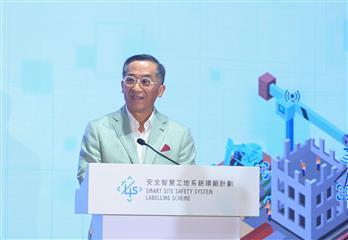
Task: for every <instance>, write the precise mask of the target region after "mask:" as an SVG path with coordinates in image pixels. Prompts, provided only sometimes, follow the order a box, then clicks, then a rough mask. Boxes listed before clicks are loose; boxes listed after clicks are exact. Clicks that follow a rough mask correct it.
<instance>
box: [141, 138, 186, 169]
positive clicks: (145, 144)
mask: <svg viewBox="0 0 348 240" xmlns="http://www.w3.org/2000/svg"><path fill="white" fill-rule="evenodd" d="M137 143H138V144H140V145H142V146H146V147H149V148H150V149H151V150H152V151H154V152H155V153H157V154H159V155H160V156H162V157H164V158H165V159H167V160H169V161H171V162H172V163H174V164H175V165H180V163H178V162H176V161H174V160H172V159H170V158H169V157H167V156H165V155H163V154H162V153H160V152H159V151H157V150H156V149H154V148H153V147H151V146H150V145H149V144H147V143H146V142H145V140H144V139H142V138H138V139H137Z"/></svg>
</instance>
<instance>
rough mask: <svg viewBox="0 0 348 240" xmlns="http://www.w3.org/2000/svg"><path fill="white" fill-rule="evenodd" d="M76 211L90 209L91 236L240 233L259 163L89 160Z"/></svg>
mask: <svg viewBox="0 0 348 240" xmlns="http://www.w3.org/2000/svg"><path fill="white" fill-rule="evenodd" d="M75 212H76V213H78V214H91V215H92V226H91V230H90V231H92V239H211V240H212V239H239V217H240V216H258V215H259V168H257V167H231V166H192V165H180V166H177V165H135V164H111V163H102V164H100V163H90V164H89V165H88V167H87V171H86V175H85V179H84V181H83V182H82V184H81V186H80V188H79V189H78V190H76V194H75Z"/></svg>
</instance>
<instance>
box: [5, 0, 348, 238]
mask: <svg viewBox="0 0 348 240" xmlns="http://www.w3.org/2000/svg"><path fill="white" fill-rule="evenodd" d="M347 23H348V22H347V4H346V2H345V1H335V2H333V1H327V2H326V1H318V2H316V1H310V2H309V1H308V2H307V1H297V2H295V3H290V2H288V1H281V2H279V1H247V2H243V1H235V2H233V1H220V2H219V1H134V2H130V1H129V2H127V1H100V2H99V1H29V0H28V1H2V2H1V50H2V52H1V60H2V61H1V228H0V229H1V238H29V239H30V238H32V239H35V238H85V237H86V233H87V230H88V226H89V220H90V218H89V217H83V216H80V215H75V214H74V191H75V189H76V188H77V187H78V182H77V180H76V171H77V163H78V155H79V148H80V142H81V138H82V136H83V133H84V129H85V127H86V124H87V122H88V121H90V120H92V119H95V118H98V117H100V116H102V115H104V114H107V113H110V112H113V111H115V110H117V109H119V108H120V107H121V106H122V105H123V103H124V101H123V95H122V93H121V87H120V81H121V71H122V64H123V62H124V60H125V59H126V58H127V57H129V56H131V55H134V54H139V53H149V54H152V55H154V56H155V57H157V58H158V59H159V60H160V61H161V62H162V63H163V64H164V65H165V66H166V68H167V77H166V82H165V84H166V86H167V89H166V92H165V94H164V96H163V97H162V98H160V99H159V100H158V102H157V104H156V106H157V109H158V110H159V111H161V112H163V113H165V114H166V115H167V116H169V117H170V118H173V119H175V120H177V121H178V122H181V123H182V124H184V125H186V126H188V127H190V129H191V131H192V134H193V137H194V140H195V145H196V149H197V153H198V157H197V162H198V163H199V164H205V165H207V164H215V163H219V162H222V161H223V159H224V153H225V146H226V141H227V138H232V139H233V141H234V142H235V143H236V144H241V143H257V144H259V145H260V146H261V147H262V149H263V151H264V152H266V153H268V154H269V155H271V156H276V155H280V154H282V149H283V140H284V138H285V125H284V120H283V119H281V118H280V117H279V116H277V115H276V113H275V101H274V99H273V100H270V101H265V100H263V99H262V98H260V97H259V96H258V77H259V76H261V75H262V74H263V73H265V72H270V73H272V75H274V76H275V77H276V78H277V85H278V86H280V87H281V88H283V89H289V91H296V90H298V91H299V93H300V96H301V101H302V102H303V103H305V104H306V105H307V106H310V107H311V108H312V109H313V110H315V111H316V112H317V113H319V114H320V115H322V116H323V117H324V118H325V119H327V120H329V121H330V122H331V123H333V124H334V125H335V126H336V127H338V128H340V129H342V130H344V131H346V132H347V129H348V123H347V118H348V117H347V101H348V97H347V92H348V85H347V70H346V68H347V48H348V42H347V36H348V35H347V29H348V28H347ZM309 137H314V138H315V139H319V138H324V139H325V140H326V142H327V145H328V147H329V148H332V149H333V150H336V151H337V154H338V155H339V154H343V145H341V144H339V143H337V142H336V140H334V139H332V138H331V137H330V136H328V135H326V134H325V133H324V132H323V131H321V130H320V129H318V128H316V127H315V126H313V125H312V124H310V123H309V122H307V121H305V120H303V119H301V118H300V117H298V118H296V120H295V142H303V141H304V140H305V139H307V138H309Z"/></svg>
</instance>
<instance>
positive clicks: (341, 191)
mask: <svg viewBox="0 0 348 240" xmlns="http://www.w3.org/2000/svg"><path fill="white" fill-rule="evenodd" d="M336 190H337V193H336V200H337V201H342V200H344V199H345V200H346V201H348V185H345V186H344V185H342V184H341V183H338V184H337V185H336Z"/></svg>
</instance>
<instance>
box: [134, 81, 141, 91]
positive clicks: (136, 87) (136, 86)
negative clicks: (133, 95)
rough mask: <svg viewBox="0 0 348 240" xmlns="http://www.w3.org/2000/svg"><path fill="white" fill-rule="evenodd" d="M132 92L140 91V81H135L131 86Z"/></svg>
mask: <svg viewBox="0 0 348 240" xmlns="http://www.w3.org/2000/svg"><path fill="white" fill-rule="evenodd" d="M133 90H135V91H138V90H142V88H141V84H140V81H136V83H135V84H134V86H133Z"/></svg>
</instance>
